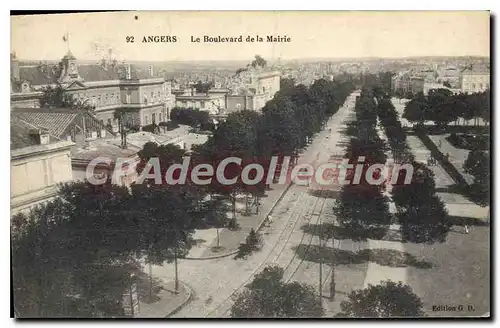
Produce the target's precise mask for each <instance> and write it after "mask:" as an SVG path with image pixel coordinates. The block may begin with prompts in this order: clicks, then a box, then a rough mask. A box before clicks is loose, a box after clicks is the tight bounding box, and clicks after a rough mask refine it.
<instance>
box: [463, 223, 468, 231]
mask: <svg viewBox="0 0 500 328" xmlns="http://www.w3.org/2000/svg"><path fill="white" fill-rule="evenodd" d="M464 231H465V233H469V226H468V225H467V223H466V224H465V225H464Z"/></svg>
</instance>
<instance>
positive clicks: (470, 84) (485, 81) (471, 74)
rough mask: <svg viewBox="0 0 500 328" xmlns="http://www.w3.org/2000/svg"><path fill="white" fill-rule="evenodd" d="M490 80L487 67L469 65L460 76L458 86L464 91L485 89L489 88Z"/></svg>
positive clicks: (472, 91) (473, 91)
mask: <svg viewBox="0 0 500 328" xmlns="http://www.w3.org/2000/svg"><path fill="white" fill-rule="evenodd" d="M490 81H491V77H490V71H489V69H488V68H487V67H477V66H472V67H471V66H469V67H467V68H465V69H464V70H463V71H462V74H461V76H460V86H461V89H462V92H464V93H475V92H483V91H486V90H488V89H490Z"/></svg>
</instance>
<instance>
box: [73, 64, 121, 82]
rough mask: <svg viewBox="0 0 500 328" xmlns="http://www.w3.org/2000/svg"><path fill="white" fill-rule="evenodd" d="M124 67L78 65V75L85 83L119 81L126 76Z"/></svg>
mask: <svg viewBox="0 0 500 328" xmlns="http://www.w3.org/2000/svg"><path fill="white" fill-rule="evenodd" d="M122 71H123V67H121V66H119V65H117V66H112V65H108V66H103V65H95V64H94V65H78V73H79V74H80V77H81V78H82V79H83V80H84V81H108V80H118V79H119V78H120V75H121V74H124V73H123V72H122Z"/></svg>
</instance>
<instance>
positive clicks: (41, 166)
mask: <svg viewBox="0 0 500 328" xmlns="http://www.w3.org/2000/svg"><path fill="white" fill-rule="evenodd" d="M72 145H73V143H72V142H68V141H62V142H58V143H55V144H49V145H39V146H31V147H26V148H21V149H15V150H13V151H11V180H10V186H11V194H10V195H11V196H10V197H11V211H12V213H11V214H12V215H13V214H15V213H18V212H20V211H26V210H29V208H30V207H32V206H34V205H35V204H39V203H41V202H44V201H47V200H49V199H51V198H53V197H54V196H55V194H56V191H57V186H56V185H57V184H58V183H62V182H67V181H71V180H72V179H73V175H72V169H71V157H70V147H71V146H72ZM27 177H29V178H27Z"/></svg>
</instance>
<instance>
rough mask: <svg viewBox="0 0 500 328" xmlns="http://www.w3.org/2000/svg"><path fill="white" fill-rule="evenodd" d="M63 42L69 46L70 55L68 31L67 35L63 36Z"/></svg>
mask: <svg viewBox="0 0 500 328" xmlns="http://www.w3.org/2000/svg"><path fill="white" fill-rule="evenodd" d="M63 41H64V42H65V43H66V45H67V46H68V53H69V52H70V47H69V32H68V31H66V34H64V35H63Z"/></svg>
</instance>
